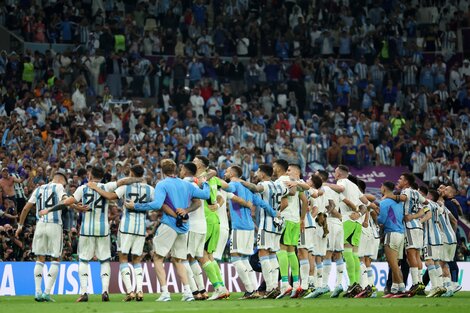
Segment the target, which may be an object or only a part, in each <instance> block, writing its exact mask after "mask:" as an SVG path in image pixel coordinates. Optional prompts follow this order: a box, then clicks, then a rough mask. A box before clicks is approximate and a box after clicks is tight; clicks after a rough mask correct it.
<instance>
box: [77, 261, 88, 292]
mask: <svg viewBox="0 0 470 313" xmlns="http://www.w3.org/2000/svg"><path fill="white" fill-rule="evenodd" d="M78 275H79V276H80V294H82V295H83V294H85V293H87V287H88V262H82V261H80V263H78Z"/></svg>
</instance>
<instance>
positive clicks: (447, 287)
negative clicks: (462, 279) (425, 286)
mask: <svg viewBox="0 0 470 313" xmlns="http://www.w3.org/2000/svg"><path fill="white" fill-rule="evenodd" d="M443 280H444V287H446V289H447V290H450V286H451V284H450V277H444V278H443Z"/></svg>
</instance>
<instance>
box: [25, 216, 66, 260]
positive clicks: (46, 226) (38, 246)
mask: <svg viewBox="0 0 470 313" xmlns="http://www.w3.org/2000/svg"><path fill="white" fill-rule="evenodd" d="M62 246H63V240H62V225H59V224H56V223H43V222H38V223H37V225H36V231H35V232H34V237H33V247H32V251H33V253H34V254H35V255H41V256H42V255H44V256H51V257H53V258H60V257H61V256H62Z"/></svg>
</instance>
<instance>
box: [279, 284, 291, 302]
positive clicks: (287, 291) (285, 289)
mask: <svg viewBox="0 0 470 313" xmlns="http://www.w3.org/2000/svg"><path fill="white" fill-rule="evenodd" d="M292 289H293V288H292V287H291V285H289V284H286V285H285V286H281V294H280V295H279V296H277V297H276V299H282V298H284V297H285V296H287V295H288V294H290V293H291V291H292Z"/></svg>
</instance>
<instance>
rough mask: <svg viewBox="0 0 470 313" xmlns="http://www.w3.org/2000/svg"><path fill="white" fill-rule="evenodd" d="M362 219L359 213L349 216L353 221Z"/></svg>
mask: <svg viewBox="0 0 470 313" xmlns="http://www.w3.org/2000/svg"><path fill="white" fill-rule="evenodd" d="M360 217H361V214H359V212H352V213H351V214H349V218H350V219H351V220H353V221H355V220H358V219H359V218H360Z"/></svg>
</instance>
